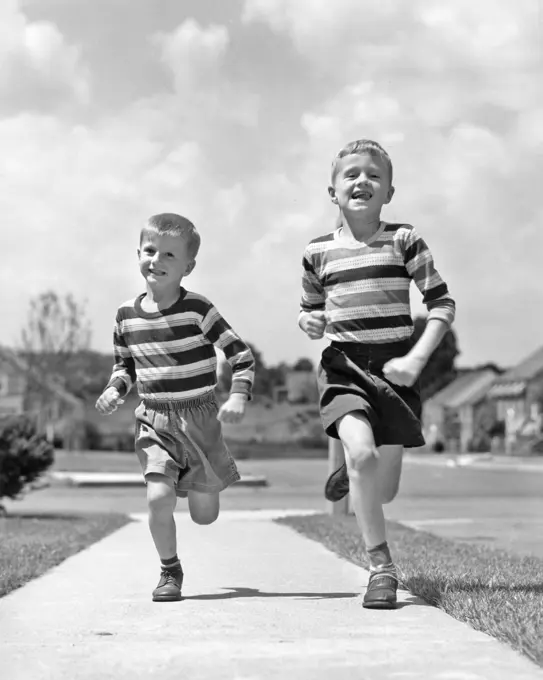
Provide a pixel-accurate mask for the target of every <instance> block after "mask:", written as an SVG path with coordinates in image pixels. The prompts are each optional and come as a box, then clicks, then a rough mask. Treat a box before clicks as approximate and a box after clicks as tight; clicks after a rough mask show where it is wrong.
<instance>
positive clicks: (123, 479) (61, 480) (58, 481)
mask: <svg viewBox="0 0 543 680" xmlns="http://www.w3.org/2000/svg"><path fill="white" fill-rule="evenodd" d="M48 479H49V484H50V485H51V486H81V487H82V486H86V487H89V486H93V487H103V486H116V487H131V486H144V484H145V482H144V479H143V477H142V475H141V474H140V473H138V472H134V473H130V472H127V473H124V472H123V473H116V472H52V473H50V474H49V475H48ZM235 485H236V486H244V487H265V486H269V483H268V480H267V478H266V477H265V476H264V475H248V474H245V475H241V479H240V480H239V481H237V482H236V484H235Z"/></svg>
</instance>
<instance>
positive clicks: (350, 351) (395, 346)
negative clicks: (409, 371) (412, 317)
mask: <svg viewBox="0 0 543 680" xmlns="http://www.w3.org/2000/svg"><path fill="white" fill-rule="evenodd" d="M330 347H333V348H334V349H338V350H340V351H341V352H345V354H347V355H348V356H362V357H377V356H402V355H404V354H407V352H409V350H410V349H411V348H412V347H413V339H412V338H406V339H405V340H398V341H397V342H374V343H369V342H338V341H337V340H332V342H331V343H330Z"/></svg>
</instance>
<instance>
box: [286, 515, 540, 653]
mask: <svg viewBox="0 0 543 680" xmlns="http://www.w3.org/2000/svg"><path fill="white" fill-rule="evenodd" d="M276 521H277V522H280V523H281V524H286V525H288V526H291V527H292V528H294V529H295V530H296V531H299V532H300V533H302V534H304V535H305V536H307V537H309V538H312V539H314V540H316V541H320V542H321V543H323V544H324V545H325V546H326V547H327V548H328V549H330V550H332V551H334V552H335V553H337V554H338V555H340V556H341V557H344V558H346V559H348V560H350V561H351V562H354V563H355V564H358V565H361V566H363V567H368V562H367V559H366V556H365V553H364V544H363V541H362V540H361V538H360V532H359V531H358V528H357V526H356V522H355V519H354V517H353V516H351V515H348V516H339V517H338V516H330V515H314V516H309V517H286V518H281V519H278V520H276ZM388 532H389V540H390V544H391V545H392V547H393V554H394V557H395V561H396V563H397V565H398V567H399V568H400V570H401V577H402V581H403V582H404V584H405V586H406V587H407V589H408V590H409V591H411V593H413V594H414V595H418V596H420V597H422V598H424V599H425V600H426V601H427V602H428V603H430V604H432V605H434V606H436V607H439V608H440V609H442V610H443V611H444V612H446V613H447V614H450V615H451V616H453V617H454V618H456V619H458V620H459V621H464V622H466V623H469V624H470V625H471V626H472V627H473V628H475V629H476V630H480V631H483V632H484V633H488V634H489V635H492V636H494V637H495V638H498V640H501V641H503V642H506V643H508V644H509V645H511V646H512V647H514V649H516V650H518V651H519V652H522V653H523V654H525V655H526V656H528V657H529V658H530V659H531V660H532V661H535V662H536V663H537V664H539V665H541V666H543V560H540V559H538V558H536V557H516V556H512V555H509V554H508V553H506V552H503V551H498V550H492V549H489V548H485V547H483V546H474V545H471V544H465V543H459V542H458V543H457V542H455V541H451V540H447V539H443V538H439V537H437V536H434V535H432V534H429V533H426V532H424V531H415V530H413V529H410V528H408V527H405V526H403V525H401V524H398V523H396V522H389V523H388ZM534 540H535V537H534Z"/></svg>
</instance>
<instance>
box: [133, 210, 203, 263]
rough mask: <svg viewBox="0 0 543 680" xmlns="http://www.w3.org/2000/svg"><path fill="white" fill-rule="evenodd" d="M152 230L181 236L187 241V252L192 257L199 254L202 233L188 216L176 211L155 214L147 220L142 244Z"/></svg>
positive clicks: (142, 233) (143, 230)
mask: <svg viewBox="0 0 543 680" xmlns="http://www.w3.org/2000/svg"><path fill="white" fill-rule="evenodd" d="M150 231H151V232H154V233H156V234H161V235H162V234H165V235H167V236H179V237H180V238H182V239H184V240H185V241H186V244H187V252H188V254H189V255H190V257H192V258H194V257H196V255H198V251H199V250H200V242H201V238H200V234H199V233H198V232H197V230H196V227H195V226H194V224H192V222H191V221H190V220H188V219H187V218H186V217H183V216H182V215H176V214H175V213H160V215H153V216H152V217H150V218H149V219H148V220H147V224H146V225H145V226H144V227H143V229H142V230H141V233H140V244H141V242H142V240H143V237H144V235H145V234H146V233H148V232H150Z"/></svg>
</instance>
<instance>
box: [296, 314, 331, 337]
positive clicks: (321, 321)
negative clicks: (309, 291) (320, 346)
mask: <svg viewBox="0 0 543 680" xmlns="http://www.w3.org/2000/svg"><path fill="white" fill-rule="evenodd" d="M300 328H301V329H302V330H303V331H304V333H307V335H308V336H309V337H310V338H311V340H320V339H321V338H322V336H323V335H324V329H325V328H326V314H325V313H324V312H306V313H305V314H302V316H301V317H300Z"/></svg>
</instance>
